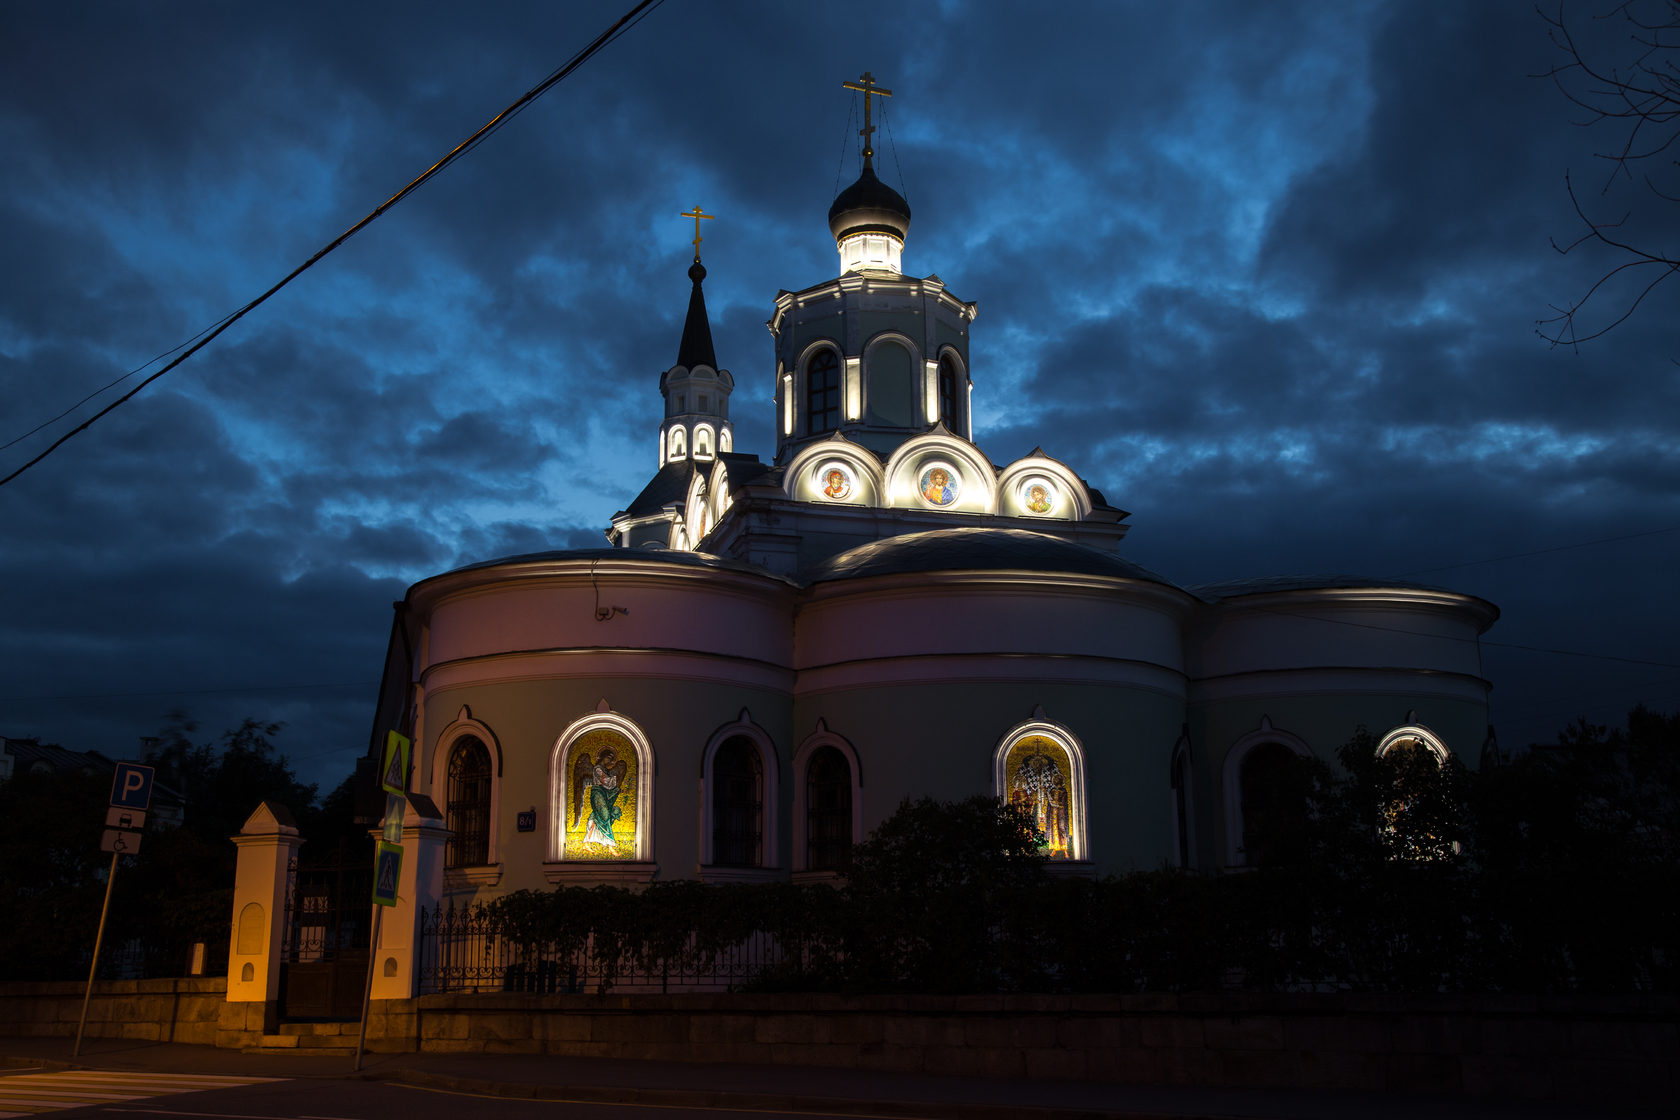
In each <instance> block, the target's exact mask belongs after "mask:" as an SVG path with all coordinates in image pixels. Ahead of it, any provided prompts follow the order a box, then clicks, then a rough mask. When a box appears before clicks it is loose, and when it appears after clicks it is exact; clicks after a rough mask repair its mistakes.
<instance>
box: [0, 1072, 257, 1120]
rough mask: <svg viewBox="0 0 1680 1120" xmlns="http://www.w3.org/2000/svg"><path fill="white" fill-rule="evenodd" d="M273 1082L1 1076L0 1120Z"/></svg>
mask: <svg viewBox="0 0 1680 1120" xmlns="http://www.w3.org/2000/svg"><path fill="white" fill-rule="evenodd" d="M274 1080H276V1079H275V1078H272V1077H218V1076H215V1075H213V1074H197V1073H114V1072H111V1071H108V1070H86V1069H78V1070H65V1071H64V1072H62V1073H21V1074H15V1075H0V1120H8V1118H12V1117H19V1116H39V1115H40V1114H41V1113H43V1112H59V1111H62V1110H64V1109H67V1108H82V1107H84V1106H87V1105H99V1104H110V1103H111V1102H113V1101H134V1100H143V1099H145V1098H147V1097H164V1096H170V1095H172V1094H174V1093H196V1092H199V1091H201V1090H204V1089H233V1088H237V1087H238V1086H241V1085H255V1084H257V1083H259V1082H263V1081H274Z"/></svg>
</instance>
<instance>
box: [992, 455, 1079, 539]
mask: <svg viewBox="0 0 1680 1120" xmlns="http://www.w3.org/2000/svg"><path fill="white" fill-rule="evenodd" d="M997 493H998V512H999V513H1001V514H1004V515H1006V516H1009V517H1030V518H1039V519H1044V520H1051V521H1083V520H1085V519H1086V518H1087V517H1090V516H1091V510H1092V508H1093V507H1092V503H1091V491H1090V489H1089V488H1088V487H1087V486H1086V485H1085V483H1084V482H1082V481H1080V478H1079V476H1078V475H1077V474H1075V473H1074V472H1073V470H1072V469H1071V468H1069V467H1068V466H1067V465H1066V464H1065V463H1063V462H1061V461H1060V460H1057V459H1052V458H1051V457H1050V456H1048V455H1046V454H1044V451H1043V449H1041V448H1037V449H1034V450H1033V452H1032V454H1030V455H1026V456H1024V457H1022V458H1020V459H1017V460H1015V461H1014V462H1013V463H1010V464H1009V465H1008V466H1007V467H1005V468H1003V470H1002V471H1001V472H1000V473H999V474H998V480H997Z"/></svg>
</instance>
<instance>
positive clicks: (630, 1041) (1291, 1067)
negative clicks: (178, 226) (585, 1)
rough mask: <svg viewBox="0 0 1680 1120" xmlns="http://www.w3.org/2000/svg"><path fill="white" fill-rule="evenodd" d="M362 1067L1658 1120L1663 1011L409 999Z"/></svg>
mask: <svg viewBox="0 0 1680 1120" xmlns="http://www.w3.org/2000/svg"><path fill="white" fill-rule="evenodd" d="M384 1026H385V1029H386V1033H385V1036H384V1037H382V1038H381V1039H380V1040H379V1041H378V1042H377V1043H376V1045H377V1046H378V1047H379V1048H382V1049H384V1048H392V1049H396V1048H409V1047H414V1046H417V1047H418V1048H419V1049H420V1050H423V1051H435V1052H460V1051H472V1052H476V1051H489V1052H520V1053H554V1054H573V1055H585V1056H595V1057H606V1058H627V1059H654V1060H666V1061H691V1062H692V1061H719V1062H750V1063H772V1064H789V1065H816V1066H841V1067H846V1068H860V1069H884V1070H906V1071H913V1072H922V1073H934V1074H953V1075H962V1076H977V1077H1045V1078H1066V1079H1076V1080H1097V1081H1116V1082H1126V1083H1132V1084H1154V1085H1205V1086H1222V1087H1230V1088H1272V1087H1285V1086H1299V1087H1307V1088H1326V1089H1365V1090H1375V1091H1384V1092H1414V1093H1449V1094H1464V1095H1468V1096H1487V1097H1518V1098H1530V1099H1537V1100H1570V1101H1606V1102H1618V1103H1624V1104H1629V1105H1666V1104H1667V1103H1668V1102H1671V1101H1672V1100H1673V1099H1674V1098H1675V1094H1676V1093H1677V1092H1680V1000H1677V999H1675V998H1673V997H1627V996H1621V997H1605V998H1591V997H1580V996H1575V997H1533V996H1510V997H1506V996H1478V997H1452V996H1439V997H1417V996H1377V995H1370V996H1362V995H1352V994H1347V993H1333V994H1324V995H1245V994H1221V995H1183V996H1174V995H1139V996H961V997H951V998H941V997H930V996H906V997H843V996H795V995H783V996H706V995H689V996H665V997H653V996H639V997H633V998H627V997H618V996H525V995H476V996H464V995H463V996H423V997H421V998H419V999H415V1000H393V1001H390V1003H389V1004H388V1005H387V1007H386V1008H385V1016H384Z"/></svg>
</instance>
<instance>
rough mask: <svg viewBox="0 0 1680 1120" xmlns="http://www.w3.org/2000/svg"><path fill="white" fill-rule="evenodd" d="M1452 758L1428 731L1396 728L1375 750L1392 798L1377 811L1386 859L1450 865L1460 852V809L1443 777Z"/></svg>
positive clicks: (1415, 727) (1447, 782) (1440, 742)
mask: <svg viewBox="0 0 1680 1120" xmlns="http://www.w3.org/2000/svg"><path fill="white" fill-rule="evenodd" d="M1450 757H1451V753H1450V752H1449V751H1448V750H1447V745H1446V744H1445V743H1443V742H1442V741H1441V740H1440V739H1439V738H1437V737H1436V736H1435V734H1434V733H1433V732H1431V731H1430V730H1429V729H1428V728H1424V727H1418V726H1407V727H1397V728H1395V729H1394V730H1393V731H1390V732H1389V733H1388V734H1387V735H1384V736H1383V738H1382V741H1381V742H1380V743H1378V744H1377V758H1378V760H1379V762H1380V763H1381V764H1382V767H1383V770H1384V771H1385V773H1384V775H1383V777H1384V778H1385V779H1386V780H1387V781H1388V782H1389V783H1391V789H1392V792H1391V794H1390V796H1389V798H1388V800H1387V801H1386V802H1384V803H1383V805H1382V806H1381V808H1380V812H1381V820H1380V821H1379V822H1378V830H1379V834H1380V836H1381V839H1382V843H1383V846H1384V847H1385V848H1386V849H1387V850H1388V854H1389V858H1391V859H1400V860H1417V861H1424V860H1437V859H1450V858H1452V857H1453V856H1455V855H1457V854H1458V853H1459V850H1460V844H1459V841H1458V840H1457V839H1456V838H1455V837H1454V835H1453V834H1454V833H1455V832H1457V831H1458V828H1459V825H1460V823H1461V822H1460V821H1459V820H1458V805H1457V803H1456V799H1455V797H1454V796H1453V792H1452V786H1451V777H1450V775H1448V774H1447V773H1445V772H1444V768H1445V767H1446V764H1447V760H1448V759H1449V758H1450Z"/></svg>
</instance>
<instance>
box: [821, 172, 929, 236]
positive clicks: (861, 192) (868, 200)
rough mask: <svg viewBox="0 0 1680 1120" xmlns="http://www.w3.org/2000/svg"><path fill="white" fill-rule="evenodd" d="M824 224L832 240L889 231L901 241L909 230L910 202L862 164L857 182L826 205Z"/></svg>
mask: <svg viewBox="0 0 1680 1120" xmlns="http://www.w3.org/2000/svg"><path fill="white" fill-rule="evenodd" d="M828 228H829V232H831V233H833V234H834V240H836V241H839V240H840V239H841V238H843V237H846V236H848V235H849V234H854V233H890V234H892V235H893V236H894V237H896V238H898V239H899V240H900V241H903V240H904V238H905V235H906V234H908V233H909V232H910V204H909V203H908V202H906V201H904V196H903V195H901V194H899V193H898V192H897V191H895V190H893V189H892V188H891V187H889V186H887V185H886V184H885V183H883V182H881V180H880V178H879V177H877V176H876V174H875V169H874V168H873V167H870V166H868V165H867V164H866V165H865V166H864V168H863V174H861V175H859V176H858V177H857V182H855V183H853V184H852V185H851V186H849V187H847V188H846V189H845V190H843V191H841V192H840V194H839V196H838V197H836V198H835V200H834V205H833V206H830V207H829V208H828Z"/></svg>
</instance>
